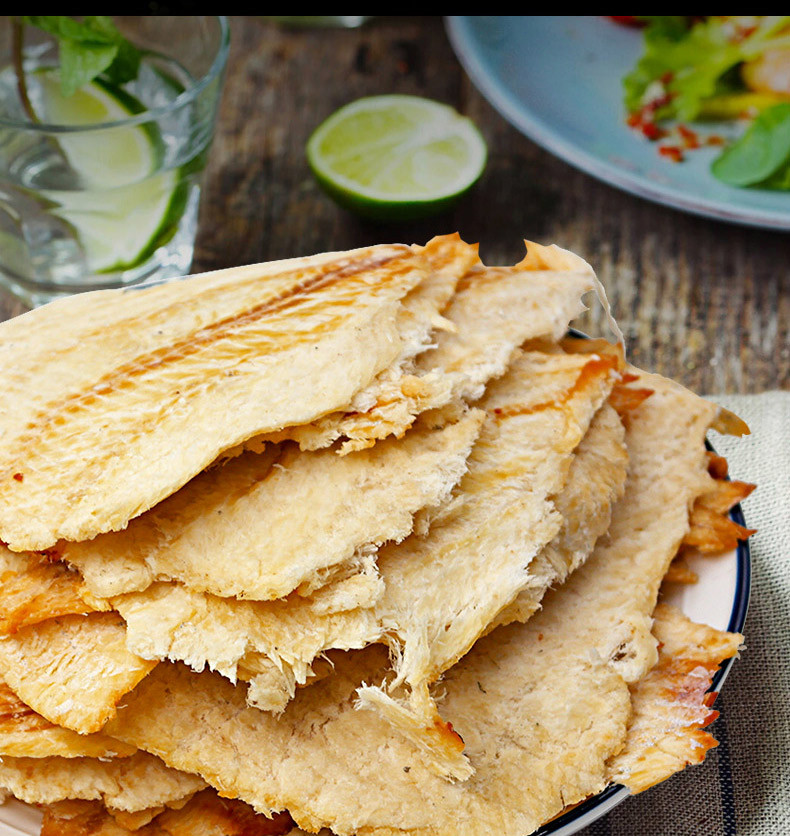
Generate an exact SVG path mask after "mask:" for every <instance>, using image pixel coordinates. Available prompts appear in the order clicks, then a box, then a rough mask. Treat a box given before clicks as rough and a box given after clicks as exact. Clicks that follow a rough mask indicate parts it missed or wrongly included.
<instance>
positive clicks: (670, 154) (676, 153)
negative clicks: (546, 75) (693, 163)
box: [658, 145, 683, 163]
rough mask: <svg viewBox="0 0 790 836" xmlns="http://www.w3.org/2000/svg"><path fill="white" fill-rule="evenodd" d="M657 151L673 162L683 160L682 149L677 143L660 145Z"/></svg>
mask: <svg viewBox="0 0 790 836" xmlns="http://www.w3.org/2000/svg"><path fill="white" fill-rule="evenodd" d="M658 153H659V154H661V156H662V157H667V158H668V159H670V160H672V162H673V163H682V162H683V149H682V148H680V147H679V146H677V145H661V146H659V148H658Z"/></svg>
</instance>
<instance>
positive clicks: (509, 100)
mask: <svg viewBox="0 0 790 836" xmlns="http://www.w3.org/2000/svg"><path fill="white" fill-rule="evenodd" d="M444 22H445V28H446V31H447V37H448V38H449V40H450V44H451V46H452V48H453V51H454V52H455V55H456V57H457V58H458V60H459V61H460V63H461V65H462V66H463V68H464V70H465V71H466V73H467V75H468V76H469V78H470V79H471V80H472V82H473V83H474V85H475V87H477V89H478V90H479V91H480V93H481V94H482V95H483V96H484V97H485V98H486V99H487V100H488V102H489V103H490V104H491V105H492V106H493V107H494V108H495V109H496V110H497V111H498V112H499V114H500V115H501V116H503V117H504V118H505V119H507V121H508V122H510V124H511V125H513V126H514V127H515V128H517V129H518V130H519V131H520V132H521V133H523V134H524V135H525V136H527V137H529V138H530V139H531V140H532V141H533V142H535V143H536V144H537V145H540V146H541V147H542V148H545V149H546V150H547V151H549V152H550V153H552V154H554V155H555V156H557V157H559V158H560V159H562V160H565V162H567V163H569V164H570V165H572V166H574V167H575V168H578V169H580V170H581V171H583V172H584V173H585V174H589V175H590V176H591V177H595V178H596V179H597V180H601V181H602V182H604V183H607V184H608V185H610V186H614V187H615V188H618V189H621V190H622V191H625V192H628V193H629V194H633V195H636V196H637V197H641V198H644V199H646V200H650V201H652V202H654V203H659V204H661V205H662V206H668V207H670V208H671V209H680V210H681V211H684V212H689V213H690V214H692V215H699V216H701V217H703V218H714V219H715V220H718V221H726V222H727V223H734V224H741V225H743V226H754V227H757V228H759V229H773V230H790V213H785V212H782V213H777V212H774V211H764V210H763V211H761V210H759V209H752V210H750V212H749V213H743V212H740V211H738V210H737V209H731V208H728V207H727V206H726V205H724V204H723V203H721V202H719V201H716V200H708V199H706V198H703V197H700V198H696V199H689V198H688V197H685V196H684V195H682V194H678V193H677V192H676V191H674V190H673V189H671V188H664V187H662V186H658V185H652V184H650V183H649V182H647V181H645V180H644V179H642V178H639V177H635V176H633V175H631V174H629V173H628V172H627V171H625V170H620V169H619V168H618V167H617V166H615V165H612V164H611V163H608V162H605V161H603V160H601V159H599V158H598V157H596V156H595V155H593V154H590V153H588V152H586V151H585V150H584V149H582V148H579V147H578V146H577V145H575V144H573V143H572V142H568V141H567V140H566V139H564V138H563V137H562V136H561V135H559V134H558V133H557V132H556V131H555V130H554V129H553V128H551V127H550V126H549V125H546V124H545V123H544V122H543V121H541V120H540V119H538V118H536V117H535V116H533V115H531V114H529V113H528V112H527V111H526V110H525V109H524V108H523V107H522V106H521V104H520V103H519V102H518V101H517V100H516V99H515V98H514V97H513V95H512V94H511V93H510V92H509V91H507V90H506V89H504V88H503V87H502V86H501V85H500V84H498V83H497V80H496V79H495V78H493V77H492V75H491V74H490V73H489V71H488V70H487V69H486V67H485V66H484V63H483V61H482V60H481V58H480V56H479V55H478V53H477V50H476V48H475V44H474V41H473V39H472V38H471V36H470V34H469V32H468V30H467V29H466V28H465V25H464V24H465V16H464V15H446V16H445V18H444Z"/></svg>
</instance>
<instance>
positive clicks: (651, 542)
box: [108, 378, 715, 836]
mask: <svg viewBox="0 0 790 836" xmlns="http://www.w3.org/2000/svg"><path fill="white" fill-rule="evenodd" d="M650 388H652V389H654V395H652V396H651V397H650V398H648V399H647V400H645V401H644V402H643V403H642V404H641V405H640V406H639V407H638V408H637V409H635V410H633V412H632V413H631V415H630V417H629V420H628V421H627V427H626V444H627V447H628V453H629V470H628V481H627V484H626V490H625V493H624V496H623V498H622V499H621V500H620V501H619V502H618V503H617V505H616V506H615V508H614V511H613V515H612V524H611V527H610V532H609V533H608V534H607V535H606V536H605V537H604V538H602V539H601V541H599V543H598V545H597V546H596V548H595V550H594V552H593V554H592V555H591V556H590V558H589V559H588V560H587V561H586V562H585V563H584V565H583V566H582V567H581V568H579V569H578V570H577V571H576V572H574V573H573V574H572V575H571V576H570V578H569V579H568V580H567V581H566V582H565V583H564V584H563V585H562V586H560V587H558V588H557V589H554V590H551V591H550V592H549V593H547V595H546V596H545V598H544V599H543V606H542V609H541V610H540V612H538V613H536V614H535V615H534V616H533V617H532V618H531V619H530V620H529V621H528V622H527V623H526V624H518V623H515V624H511V625H509V626H507V627H502V628H500V629H498V630H495V631H494V632H492V633H491V634H489V635H488V636H486V637H485V638H483V639H481V640H480V641H478V642H477V643H476V645H475V646H474V648H473V649H472V650H471V651H470V652H469V653H468V654H467V655H466V656H464V658H463V659H461V660H460V662H458V664H457V665H455V666H454V667H452V668H451V669H450V670H449V671H448V672H447V673H446V675H445V680H444V683H443V687H444V691H445V696H444V699H443V700H442V702H441V710H442V716H443V717H444V718H445V719H446V720H447V721H449V722H451V723H452V725H453V727H454V728H455V730H456V731H457V732H458V734H460V736H461V737H462V738H463V741H464V744H465V747H466V752H467V754H468V756H469V760H470V762H471V764H472V765H473V767H474V769H475V772H474V774H473V775H472V776H471V777H470V778H469V779H468V780H467V781H464V782H458V783H449V782H447V781H445V780H443V779H442V778H441V777H439V776H437V775H436V774H435V773H434V772H433V770H432V769H431V768H430V767H429V765H428V764H426V762H425V759H424V756H423V754H422V752H421V751H420V750H419V749H418V748H417V747H416V746H414V745H413V744H412V743H410V742H409V741H408V740H407V739H406V738H405V737H403V736H402V735H401V734H400V733H399V732H398V731H397V730H395V729H393V728H392V727H391V726H390V725H389V724H388V723H387V722H386V721H384V720H382V719H381V718H380V717H379V716H378V715H377V714H376V712H374V711H358V710H356V709H355V707H354V705H355V702H356V691H357V688H358V687H359V685H360V684H361V683H362V682H376V681H379V682H380V681H381V680H382V679H383V678H384V677H385V675H386V671H387V668H388V666H389V663H388V659H387V654H386V653H385V652H384V650H383V649H380V648H378V647H371V648H367V649H365V650H364V651H360V652H357V653H349V654H346V655H345V657H343V658H340V659H337V660H334V661H335V670H334V673H333V675H331V676H327V677H325V678H324V679H322V680H321V681H319V682H317V683H316V684H315V685H312V686H310V687H309V688H305V689H302V690H300V691H298V692H297V694H296V697H295V699H294V700H292V701H291V703H290V704H289V705H288V706H287V708H286V709H285V711H284V712H283V714H282V715H281V716H280V717H279V718H275V717H273V716H271V715H269V714H265V713H262V712H256V711H255V710H254V709H250V708H245V705H244V693H243V691H241V690H239V689H238V688H234V687H233V686H232V685H231V684H230V683H229V682H228V681H227V680H225V679H223V678H221V677H219V676H217V675H216V674H210V673H204V674H200V675H197V676H196V675H195V674H194V673H192V672H190V671H189V670H188V669H187V668H184V667H180V666H172V665H169V664H163V665H160V666H158V667H157V669H156V670H154V671H153V672H152V673H151V675H150V676H149V677H147V678H146V679H145V680H143V682H141V683H140V685H139V686H138V687H137V689H136V690H135V691H134V692H133V693H132V694H130V695H129V697H128V698H127V700H126V706H125V707H124V708H123V709H122V710H121V711H120V712H119V714H118V716H117V718H115V719H114V720H113V721H111V723H110V725H109V729H108V731H110V733H112V734H113V735H116V736H119V737H121V738H122V739H125V740H127V741H129V742H131V743H133V744H134V745H137V746H140V747H141V748H143V749H147V750H149V751H151V752H153V753H156V754H158V755H159V756H160V757H162V758H163V759H164V760H165V761H166V762H167V763H169V764H171V765H172V766H174V767H175V768H179V769H184V770H192V771H196V772H198V773H200V774H201V775H202V776H203V777H204V778H205V779H206V780H208V781H209V783H211V784H212V785H213V786H216V787H218V788H220V790H221V791H222V792H223V793H226V794H230V795H234V796H237V797H239V798H241V799H243V800H245V801H247V802H248V803H249V804H251V805H252V806H254V807H255V808H256V809H258V810H259V811H260V812H267V811H270V810H282V809H288V810H290V812H291V814H292V815H293V817H294V819H295V820H296V822H297V824H298V825H299V826H300V827H302V828H303V829H304V830H306V831H309V832H316V831H318V830H319V829H320V828H321V827H331V829H332V831H333V832H334V833H337V834H339V836H351V834H356V836H395V834H402V833H409V834H410V836H444V834H447V836H450V834H455V836H467V834H468V836H487V834H491V836H494V835H495V834H496V836H510V834H512V836H523V834H526V833H529V832H531V831H533V830H535V829H536V828H537V827H539V826H540V825H541V824H542V823H544V822H545V821H547V820H548V819H550V818H552V817H554V816H556V815H557V814H558V813H560V812H561V811H562V810H563V809H564V808H565V807H566V806H567V805H570V804H574V803H576V802H578V801H581V800H583V799H584V798H586V797H587V796H589V795H591V794H593V793H595V792H598V791H600V790H601V789H602V788H603V787H604V786H605V785H606V783H607V781H608V780H609V773H608V770H607V763H608V762H609V761H610V759H611V758H612V757H613V756H614V755H616V754H617V753H618V752H619V751H620V750H621V749H622V747H623V744H624V742H625V739H626V732H627V724H628V720H629V716H630V712H631V697H630V693H629V683H628V680H629V679H630V677H631V676H632V675H633V674H634V673H635V666H628V665H623V664H622V661H623V657H621V655H620V654H621V653H622V652H626V653H628V652H629V650H630V648H624V647H623V639H622V631H621V630H620V629H618V627H619V625H620V624H621V623H622V622H623V621H626V620H627V623H628V624H636V625H641V624H642V623H643V622H644V623H645V624H646V625H647V629H648V632H649V630H650V625H651V614H652V612H653V609H654V606H655V591H656V590H655V588H654V584H653V580H652V573H651V572H649V571H648V572H647V574H646V569H649V568H650V567H653V566H659V565H660V566H666V565H668V563H669V561H670V560H671V558H672V556H673V555H674V553H675V551H676V550H677V546H678V545H679V543H680V541H681V540H682V538H683V536H684V534H685V531H686V530H688V527H689V521H688V515H689V508H690V507H691V505H692V504H693V501H694V500H695V498H696V496H698V495H699V494H700V493H701V492H704V491H705V490H706V489H708V487H709V485H708V483H707V482H706V481H705V479H704V478H703V476H704V474H705V473H706V470H705V465H706V461H705V451H704V447H703V438H704V431H705V428H706V426H707V423H706V422H709V421H710V420H711V418H712V417H713V416H714V415H715V407H711V406H710V405H707V404H705V403H704V402H702V401H700V400H699V399H698V398H696V397H695V396H693V395H691V394H690V393H688V392H685V391H684V390H682V389H681V388H680V387H676V386H675V385H674V384H670V383H668V382H666V381H663V380H661V379H660V378H655V379H654V378H651V379H650ZM667 478H669V479H671V481H672V485H671V488H672V489H671V490H667V491H664V490H662V489H660V487H659V489H657V483H660V482H661V481H662V480H664V479H667ZM665 519H666V520H668V523H669V527H668V528H666V530H665V524H664V520H665ZM644 528H646V529H647V531H646V532H643V531H642V530H641V529H644ZM645 552H647V554H646V555H645V554H644V553H645ZM632 598H633V599H634V600H635V601H637V602H638V603H637V604H636V605H635V606H633V607H632V606H630V605H627V602H628V601H629V600H631V599H632ZM612 608H614V612H615V618H614V619H611V620H610V619H608V618H606V617H602V615H605V614H606V613H607V611H608V610H610V609H612ZM637 614H639V615H640V616H641V618H637ZM635 634H636V630H634V631H632V634H631V635H635ZM650 640H651V643H652V647H653V650H654V651H655V645H656V639H655V638H654V637H653V636H652V635H651V636H650ZM648 655H649V654H648ZM632 658H633V657H632ZM649 667H651V666H650V665H647V668H649ZM644 672H646V671H644ZM644 672H643V673H644ZM209 730H211V734H208V732H209Z"/></svg>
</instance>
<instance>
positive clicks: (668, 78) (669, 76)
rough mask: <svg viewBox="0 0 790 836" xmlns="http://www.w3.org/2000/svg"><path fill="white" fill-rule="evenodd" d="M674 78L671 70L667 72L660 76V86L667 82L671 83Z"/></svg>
mask: <svg viewBox="0 0 790 836" xmlns="http://www.w3.org/2000/svg"><path fill="white" fill-rule="evenodd" d="M674 77H675V74H674V73H673V72H672V71H671V70H668V71H667V72H665V73H664V75H662V76H661V83H662V84H669V82H670V81H672V79H673V78H674Z"/></svg>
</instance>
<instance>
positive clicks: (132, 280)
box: [0, 16, 229, 306]
mask: <svg viewBox="0 0 790 836" xmlns="http://www.w3.org/2000/svg"><path fill="white" fill-rule="evenodd" d="M113 22H114V23H115V25H116V26H117V28H118V29H119V30H120V32H121V33H122V34H123V35H124V37H126V38H127V39H128V40H129V41H130V42H131V43H132V44H134V46H136V47H137V48H138V49H140V50H141V52H142V60H141V64H140V70H139V74H138V76H137V78H136V79H135V80H134V81H131V82H127V83H125V84H123V85H120V86H114V85H113V84H112V83H110V82H109V81H108V80H107V79H106V78H104V77H102V76H99V77H98V78H97V79H95V80H94V81H92V82H89V83H88V84H86V85H84V86H83V87H81V88H80V89H79V90H77V91H76V92H75V93H73V94H72V95H70V96H67V95H64V93H63V91H62V89H61V84H60V77H59V69H58V50H57V45H56V43H55V41H54V40H53V39H52V38H50V37H49V36H48V35H46V34H45V33H44V32H42V31H40V30H38V29H36V28H34V27H31V26H24V27H23V28H22V33H23V37H22V39H21V40H20V38H19V34H18V33H19V29H18V28H17V29H16V32H17V36H16V45H17V46H18V45H19V44H20V43H21V46H22V52H21V61H20V59H19V57H17V60H16V61H15V60H14V47H15V38H14V34H13V33H14V26H15V24H14V22H13V20H12V19H11V18H9V17H5V18H2V20H1V21H0V285H2V286H4V287H5V288H6V289H7V290H9V291H11V292H12V293H13V294H14V295H15V296H17V297H18V298H20V299H22V300H23V301H24V302H25V303H26V304H27V305H29V306H35V305H40V304H43V303H45V302H48V301H50V300H52V299H54V298H57V297H58V296H62V295H66V294H70V293H79V292H82V291H86V290H96V289H98V288H106V287H122V286H127V285H136V284H141V283H144V282H156V281H161V280H164V279H166V278H170V277H173V276H180V275H184V274H185V273H187V272H188V271H189V267H190V264H191V262H192V253H193V249H194V240H195V232H196V229H197V210H198V202H199V199H200V186H201V175H202V173H203V169H204V168H205V164H206V158H207V154H208V150H209V147H210V145H211V140H212V136H213V133H214V124H215V119H216V111H217V105H218V102H219V97H220V92H221V86H222V77H223V72H224V68H225V62H226V60H227V55H228V48H229V29H228V23H227V20H226V18H225V17H222V16H219V17H217V16H194V17H192V16H190V17H183V16H156V17H153V16H150V17H148V16H146V17H123V16H119V17H114V18H113ZM18 55H19V53H18V52H17V56H18ZM20 64H21V67H22V69H23V73H22V75H23V83H22V85H21V86H20V72H19V67H20ZM25 99H27V101H25Z"/></svg>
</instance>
